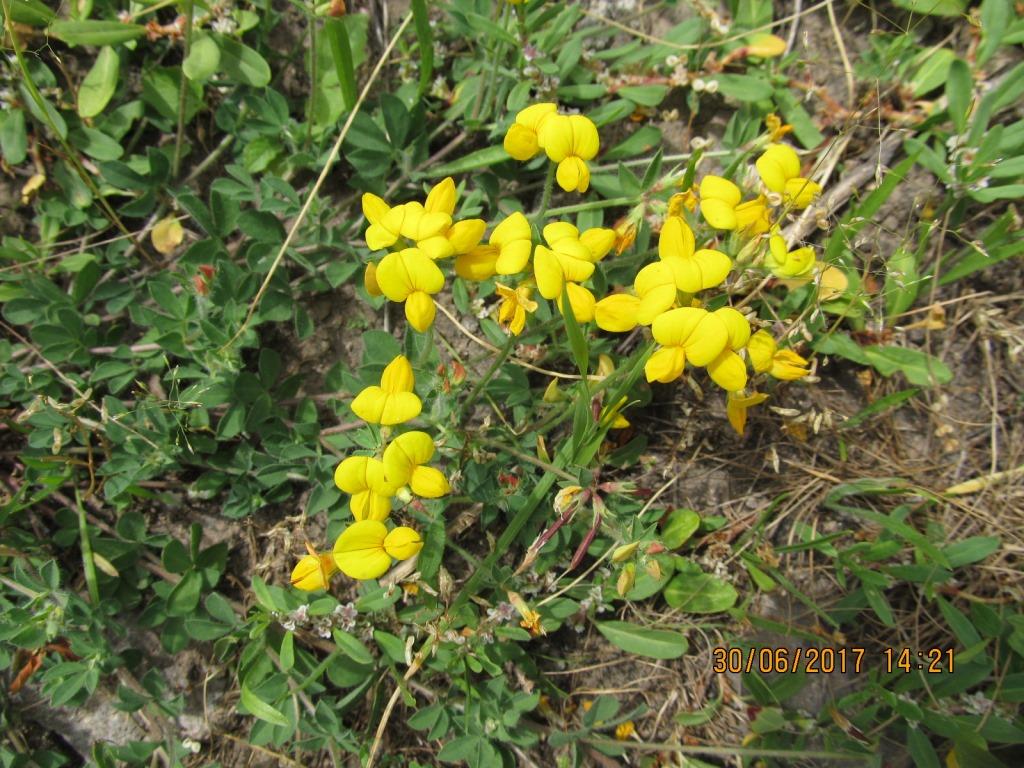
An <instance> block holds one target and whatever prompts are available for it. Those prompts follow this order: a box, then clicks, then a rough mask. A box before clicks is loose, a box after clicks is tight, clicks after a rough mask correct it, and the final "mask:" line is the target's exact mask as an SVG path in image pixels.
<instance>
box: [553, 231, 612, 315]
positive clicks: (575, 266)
mask: <svg viewBox="0 0 1024 768" xmlns="http://www.w3.org/2000/svg"><path fill="white" fill-rule="evenodd" d="M578 233H579V230H577V229H576V227H574V226H573V225H572V224H569V223H567V222H564V221H556V222H552V223H550V224H548V225H547V226H545V227H544V239H545V240H546V241H547V243H548V246H550V247H545V246H543V245H538V246H537V249H536V251H535V253H534V255H533V273H534V276H535V278H536V281H537V291H538V292H539V293H540V295H541V296H543V297H544V298H545V299H557V300H559V303H560V300H561V297H562V288H563V286H564V285H565V284H566V283H567V282H570V283H581V282H583V281H584V280H587V279H588V278H589V277H590V276H591V275H592V274H593V273H594V262H596V261H597V258H595V254H596V253H598V252H599V251H595V250H591V248H590V247H589V246H588V245H587V244H585V243H584V242H582V241H581V240H580V238H579V236H578ZM612 242H613V243H614V240H613V241H612ZM610 248H611V246H610V245H609V249H610ZM605 253H607V251H605ZM601 255H602V256H603V255H604V254H601Z"/></svg>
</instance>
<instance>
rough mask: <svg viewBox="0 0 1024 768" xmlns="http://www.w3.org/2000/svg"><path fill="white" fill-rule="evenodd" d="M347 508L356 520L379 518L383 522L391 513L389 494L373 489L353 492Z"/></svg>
mask: <svg viewBox="0 0 1024 768" xmlns="http://www.w3.org/2000/svg"><path fill="white" fill-rule="evenodd" d="M348 508H349V511H350V512H352V517H354V518H355V519H356V520H380V521H382V522H383V521H384V520H387V519H388V515H390V514H391V495H390V494H389V495H384V494H381V493H374V492H373V491H361V492H360V493H354V494H352V498H351V499H350V500H349V503H348Z"/></svg>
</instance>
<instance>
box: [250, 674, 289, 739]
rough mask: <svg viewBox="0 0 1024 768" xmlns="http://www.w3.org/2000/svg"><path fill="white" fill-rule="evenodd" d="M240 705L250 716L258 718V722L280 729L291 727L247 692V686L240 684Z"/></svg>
mask: <svg viewBox="0 0 1024 768" xmlns="http://www.w3.org/2000/svg"><path fill="white" fill-rule="evenodd" d="M241 703H242V706H243V707H245V708H246V709H247V710H249V714H250V715H252V716H253V717H258V718H259V719H260V720H266V721H267V722H268V723H270V724H271V725H279V726H281V727H282V728H287V727H288V726H289V725H291V723H289V722H288V718H286V717H285V716H284V715H282V714H281V713H280V712H278V711H277V710H276V709H274V708H273V707H272V706H270V705H269V704H267V702H265V701H263V699H261V698H260V697H258V696H257V695H256V694H255V693H253V692H252V691H251V690H249V686H247V685H245V684H244V683H243V684H242V697H241Z"/></svg>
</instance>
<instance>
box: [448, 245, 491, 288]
mask: <svg viewBox="0 0 1024 768" xmlns="http://www.w3.org/2000/svg"><path fill="white" fill-rule="evenodd" d="M498 252H499V249H498V248H497V246H493V245H478V246H477V247H476V248H474V249H473V250H472V251H470V252H469V253H463V254H460V255H459V256H457V257H456V258H455V274H456V275H458V276H459V277H461V278H462V279H463V280H473V281H477V282H479V281H481V280H486V279H487V278H489V277H491V276H493V275H494V274H496V269H495V265H496V263H497V261H498Z"/></svg>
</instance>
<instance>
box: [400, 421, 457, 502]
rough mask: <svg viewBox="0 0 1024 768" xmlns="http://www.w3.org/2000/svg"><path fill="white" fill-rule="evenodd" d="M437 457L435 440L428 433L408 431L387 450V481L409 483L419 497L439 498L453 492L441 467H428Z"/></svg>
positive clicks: (401, 483)
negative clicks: (431, 460)
mask: <svg viewBox="0 0 1024 768" xmlns="http://www.w3.org/2000/svg"><path fill="white" fill-rule="evenodd" d="M433 456H434V441H433V440H432V439H431V437H430V435H428V434H427V433H426V432H406V433H405V434H402V435H399V436H398V437H396V438H395V439H394V440H392V441H391V443H390V445H388V447H387V448H385V449H384V471H385V473H386V474H387V478H388V482H390V483H394V484H395V485H396V486H403V485H408V486H409V488H410V489H411V490H412V492H413V493H415V494H416V495H417V496H420V497H422V498H424V499H437V498H440V497H441V496H444V495H445V494H446V493H449V492H450V491H451V486H450V485H448V480H447V479H446V478H445V476H444V475H443V474H442V473H441V471H440V470H438V469H435V468H434V467H428V466H425V465H426V463H427V462H428V461H430V459H431V458H432V457H433Z"/></svg>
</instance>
